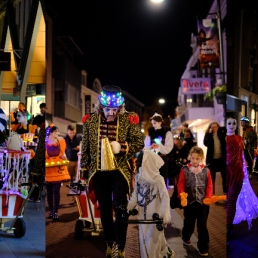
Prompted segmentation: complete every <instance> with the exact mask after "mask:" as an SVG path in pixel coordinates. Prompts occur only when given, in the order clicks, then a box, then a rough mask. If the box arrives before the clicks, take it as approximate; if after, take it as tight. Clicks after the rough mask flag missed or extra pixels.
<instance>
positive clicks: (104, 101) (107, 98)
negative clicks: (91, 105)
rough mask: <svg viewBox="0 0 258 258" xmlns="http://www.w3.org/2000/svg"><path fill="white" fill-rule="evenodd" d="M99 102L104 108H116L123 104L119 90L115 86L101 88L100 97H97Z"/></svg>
mask: <svg viewBox="0 0 258 258" xmlns="http://www.w3.org/2000/svg"><path fill="white" fill-rule="evenodd" d="M98 99H99V102H100V103H101V105H102V106H104V107H111V108H116V107H120V106H121V105H122V104H123V103H124V97H122V92H121V88H120V87H118V86H115V85H106V86H103V87H102V91H101V95H100V96H99V97H98Z"/></svg>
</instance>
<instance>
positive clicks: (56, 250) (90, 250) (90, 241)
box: [46, 173, 226, 258]
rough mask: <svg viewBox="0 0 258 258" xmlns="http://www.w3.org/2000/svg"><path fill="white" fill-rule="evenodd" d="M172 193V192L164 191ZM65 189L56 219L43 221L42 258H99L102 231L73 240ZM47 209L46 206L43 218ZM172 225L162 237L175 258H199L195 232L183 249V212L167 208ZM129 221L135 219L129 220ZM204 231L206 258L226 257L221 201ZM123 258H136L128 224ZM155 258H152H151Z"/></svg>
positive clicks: (74, 215) (75, 216)
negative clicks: (207, 237)
mask: <svg viewBox="0 0 258 258" xmlns="http://www.w3.org/2000/svg"><path fill="white" fill-rule="evenodd" d="M168 191H169V194H170V195H171V194H172V191H173V190H172V189H170V190H168ZM216 191H217V195H221V194H222V183H221V177H220V174H219V173H217V182H216ZM68 193H69V189H68V188H67V187H66V184H65V183H64V185H63V186H62V187H61V203H60V209H59V211H58V214H59V220H58V221H52V220H51V219H47V220H46V245H47V246H46V258H54V257H55V258H66V257H69V258H77V257H78V258H103V257H104V255H105V250H106V244H105V240H104V235H103V231H100V234H99V235H97V236H95V235H92V234H91V232H92V231H93V230H92V228H91V232H90V231H87V232H84V233H83V237H82V239H80V240H75V239H74V232H75V224H76V221H77V220H79V213H78V209H77V205H70V204H69V203H70V198H71V197H67V194H68ZM48 213H49V210H48V206H47V203H46V217H47V216H48ZM171 217H172V223H171V224H170V225H168V227H167V228H165V231H164V232H165V236H166V239H167V242H168V245H169V246H170V248H171V249H173V250H174V251H175V253H176V256H175V257H176V258H184V257H189V258H195V257H200V255H199V253H198V248H197V241H198V240H197V232H196V230H195V234H193V236H192V238H191V242H192V245H191V246H184V245H183V242H182V239H181V229H182V226H183V210H179V209H171ZM131 219H135V217H132V218H131ZM208 229H209V233H210V250H209V256H208V258H211V257H213V258H223V257H226V212H225V202H223V201H220V202H218V203H217V204H212V205H211V207H210V213H209V218H208ZM125 253H126V258H140V250H139V238H138V226H137V225H135V224H129V225H128V232H127V241H126V248H125ZM151 258H155V257H151Z"/></svg>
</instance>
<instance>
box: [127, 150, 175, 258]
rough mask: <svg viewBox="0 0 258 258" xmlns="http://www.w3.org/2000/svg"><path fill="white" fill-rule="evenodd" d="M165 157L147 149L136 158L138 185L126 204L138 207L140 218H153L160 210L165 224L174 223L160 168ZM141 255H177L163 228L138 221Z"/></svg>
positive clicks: (160, 257) (160, 215)
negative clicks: (158, 228) (169, 245)
mask: <svg viewBox="0 0 258 258" xmlns="http://www.w3.org/2000/svg"><path fill="white" fill-rule="evenodd" d="M163 164H164V161H163V160H162V158H161V157H160V156H159V155H157V154H156V153H155V152H153V151H151V150H144V151H143V152H142V153H141V154H140V156H139V157H138V160H137V174H136V177H135V184H136V185H135V188H134V191H133V194H132V197H131V199H130V201H129V203H128V205H127V209H128V210H132V209H134V208H136V209H137V210H138V215H137V219H140V220H150V219H152V215H153V213H159V217H160V218H162V219H163V224H164V226H166V225H167V224H169V223H171V216H170V207H169V195H168V191H167V188H166V185H165V182H164V179H163V177H162V176H161V175H160V173H159V168H160V167H161V166H162V165H163ZM139 241H140V251H141V257H156V258H164V257H166V258H171V257H174V251H172V250H171V249H170V248H169V247H168V244H167V241H166V238H165V235H164V230H162V231H158V230H157V228H156V225H154V224H139Z"/></svg>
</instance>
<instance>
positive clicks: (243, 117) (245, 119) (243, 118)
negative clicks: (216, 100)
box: [241, 116, 250, 123]
mask: <svg viewBox="0 0 258 258" xmlns="http://www.w3.org/2000/svg"><path fill="white" fill-rule="evenodd" d="M241 121H245V122H247V123H249V122H250V120H249V118H248V117H246V116H242V117H241Z"/></svg>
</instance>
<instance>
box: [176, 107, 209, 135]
mask: <svg viewBox="0 0 258 258" xmlns="http://www.w3.org/2000/svg"><path fill="white" fill-rule="evenodd" d="M213 119H214V108H213V107H190V108H188V109H186V110H185V112H184V113H182V114H181V115H180V116H179V117H177V118H175V119H173V120H172V122H171V127H172V131H173V130H176V129H178V128H179V127H181V126H182V124H183V123H188V124H189V127H191V126H193V125H194V124H196V123H199V124H200V123H206V122H207V121H208V120H213Z"/></svg>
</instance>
